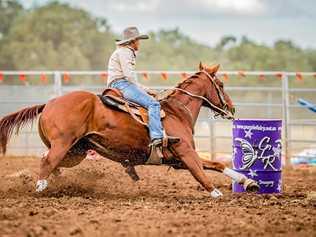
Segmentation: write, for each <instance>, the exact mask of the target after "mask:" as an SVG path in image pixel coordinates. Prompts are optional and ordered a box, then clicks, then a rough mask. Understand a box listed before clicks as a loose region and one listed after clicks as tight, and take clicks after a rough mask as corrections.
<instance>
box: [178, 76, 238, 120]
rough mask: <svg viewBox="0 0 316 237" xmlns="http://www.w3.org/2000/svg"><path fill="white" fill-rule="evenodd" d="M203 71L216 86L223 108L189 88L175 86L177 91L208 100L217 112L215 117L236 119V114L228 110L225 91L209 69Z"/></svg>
mask: <svg viewBox="0 0 316 237" xmlns="http://www.w3.org/2000/svg"><path fill="white" fill-rule="evenodd" d="M200 72H201V73H204V74H205V75H206V76H207V78H208V79H209V80H210V81H211V82H212V84H213V86H214V87H215V89H216V92H217V95H218V97H219V99H220V101H221V105H222V108H220V107H218V106H216V105H214V104H213V103H212V102H211V101H209V100H208V99H207V98H205V97H204V96H200V95H195V94H193V93H191V92H189V91H187V90H184V89H181V88H174V89H175V90H177V91H180V92H183V93H185V94H187V95H189V96H191V97H193V98H198V99H201V100H203V101H204V102H206V103H207V104H208V105H209V106H210V108H211V109H212V110H213V111H214V112H215V117H217V116H222V117H223V118H225V119H234V115H233V114H232V113H231V112H230V111H229V110H228V106H227V103H226V100H225V98H224V94H223V92H222V91H221V90H220V88H219V86H218V85H217V83H216V82H215V81H214V80H215V79H214V77H212V76H211V75H210V74H209V73H208V72H207V71H205V70H201V71H200Z"/></svg>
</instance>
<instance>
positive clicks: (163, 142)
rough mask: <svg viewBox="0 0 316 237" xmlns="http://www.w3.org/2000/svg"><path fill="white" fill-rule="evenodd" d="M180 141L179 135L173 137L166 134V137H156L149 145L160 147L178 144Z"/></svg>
mask: <svg viewBox="0 0 316 237" xmlns="http://www.w3.org/2000/svg"><path fill="white" fill-rule="evenodd" d="M179 141H180V138H179V137H171V136H166V137H164V138H155V139H153V140H152V141H151V143H150V144H149V145H148V146H149V147H152V146H154V147H160V146H164V147H167V146H170V145H173V144H176V143H178V142H179Z"/></svg>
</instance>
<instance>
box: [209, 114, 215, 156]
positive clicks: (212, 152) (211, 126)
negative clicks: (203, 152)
mask: <svg viewBox="0 0 316 237" xmlns="http://www.w3.org/2000/svg"><path fill="white" fill-rule="evenodd" d="M208 127H209V135H210V144H209V145H210V151H209V153H210V159H211V160H214V159H215V142H214V137H215V136H214V131H215V130H214V120H213V119H209V122H208Z"/></svg>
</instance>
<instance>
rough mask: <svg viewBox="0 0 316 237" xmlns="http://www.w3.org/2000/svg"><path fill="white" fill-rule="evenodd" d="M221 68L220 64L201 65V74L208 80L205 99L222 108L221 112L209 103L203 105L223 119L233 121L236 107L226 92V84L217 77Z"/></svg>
mask: <svg viewBox="0 0 316 237" xmlns="http://www.w3.org/2000/svg"><path fill="white" fill-rule="evenodd" d="M219 67H220V65H219V64H217V65H212V66H206V65H203V64H202V63H200V65H199V70H200V72H202V73H203V74H204V75H203V76H204V77H205V78H207V79H208V80H207V83H206V87H205V88H206V94H205V98H206V99H207V100H209V101H210V102H211V103H212V104H213V105H215V106H216V107H218V108H220V110H218V109H216V108H214V106H213V107H212V106H211V105H210V104H209V103H207V102H204V103H203V105H204V106H206V107H210V108H211V109H213V110H214V111H215V112H216V113H217V114H220V115H222V116H223V117H226V118H231V119H232V118H233V115H234V113H235V107H234V105H233V102H232V100H231V99H230V97H229V95H228V94H227V93H226V92H225V90H224V83H223V82H222V81H221V80H220V79H218V77H217V76H216V72H217V71H218V69H219ZM201 75H202V74H201Z"/></svg>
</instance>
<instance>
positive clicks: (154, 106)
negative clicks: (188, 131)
mask: <svg viewBox="0 0 316 237" xmlns="http://www.w3.org/2000/svg"><path fill="white" fill-rule="evenodd" d="M112 87H114V88H117V89H119V90H121V92H122V93H123V96H124V98H125V99H127V100H129V101H132V102H134V103H137V104H139V105H141V106H143V107H145V108H146V109H148V115H149V121H148V128H149V135H150V138H151V140H152V141H153V140H161V139H162V138H163V128H162V124H161V118H160V103H159V102H158V101H157V100H155V99H154V98H153V97H152V96H150V95H148V94H147V92H146V91H145V90H144V89H142V88H141V87H139V86H137V85H136V84H134V83H131V82H129V81H127V80H121V81H119V82H117V83H114V84H112Z"/></svg>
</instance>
